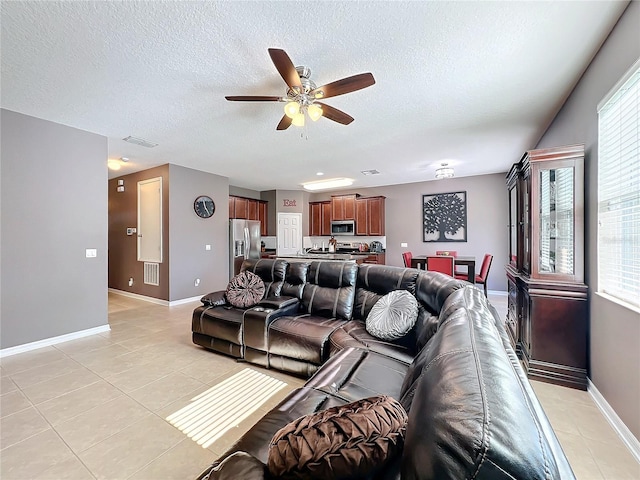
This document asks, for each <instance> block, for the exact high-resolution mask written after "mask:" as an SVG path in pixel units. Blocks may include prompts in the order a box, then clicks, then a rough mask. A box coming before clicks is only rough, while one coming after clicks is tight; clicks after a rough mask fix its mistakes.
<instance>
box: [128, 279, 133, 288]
mask: <svg viewBox="0 0 640 480" xmlns="http://www.w3.org/2000/svg"><path fill="white" fill-rule="evenodd" d="M129 286H130V287H133V277H131V278H130V279H129Z"/></svg>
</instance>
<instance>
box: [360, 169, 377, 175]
mask: <svg viewBox="0 0 640 480" xmlns="http://www.w3.org/2000/svg"><path fill="white" fill-rule="evenodd" d="M360 173H362V174H363V175H380V172H379V171H378V170H362V171H361V172H360Z"/></svg>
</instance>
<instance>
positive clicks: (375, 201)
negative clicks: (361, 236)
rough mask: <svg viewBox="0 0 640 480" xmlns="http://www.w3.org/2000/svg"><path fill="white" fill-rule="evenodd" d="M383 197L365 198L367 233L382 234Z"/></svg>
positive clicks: (383, 217) (383, 220)
mask: <svg viewBox="0 0 640 480" xmlns="http://www.w3.org/2000/svg"><path fill="white" fill-rule="evenodd" d="M384 209H385V197H370V198H367V235H376V236H383V235H384V234H385V233H384V223H385V216H384Z"/></svg>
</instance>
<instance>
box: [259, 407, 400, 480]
mask: <svg viewBox="0 0 640 480" xmlns="http://www.w3.org/2000/svg"><path fill="white" fill-rule="evenodd" d="M406 428H407V413H406V412H405V410H404V408H402V405H400V403H398V402H397V401H396V400H394V399H393V398H391V397H388V396H386V395H381V396H375V397H371V398H365V399H362V400H358V401H356V402H353V403H348V404H346V405H341V406H338V407H332V408H328V409H326V410H321V411H319V412H316V413H314V414H311V415H306V416H304V417H300V418H298V419H297V420H294V421H293V422H291V423H289V424H288V425H286V426H285V427H283V428H281V429H280V430H278V431H277V432H276V434H275V435H274V436H273V438H272V439H271V443H270V444H269V456H268V460H267V468H268V470H269V472H270V473H271V474H272V475H274V476H276V477H278V478H283V479H322V480H330V479H341V478H346V477H348V478H352V477H354V478H355V477H357V478H360V477H369V476H373V475H374V474H375V473H376V472H377V471H378V470H379V469H381V468H382V467H383V466H384V465H385V464H386V463H387V461H389V460H391V459H392V458H393V457H394V456H395V455H396V454H398V455H399V454H400V453H401V451H402V445H403V443H404V435H405V431H406Z"/></svg>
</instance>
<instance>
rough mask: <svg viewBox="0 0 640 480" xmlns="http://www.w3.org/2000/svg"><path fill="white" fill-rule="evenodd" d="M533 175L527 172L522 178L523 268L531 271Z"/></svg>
mask: <svg viewBox="0 0 640 480" xmlns="http://www.w3.org/2000/svg"><path fill="white" fill-rule="evenodd" d="M530 192H531V177H530V175H529V174H527V175H526V176H525V177H524V179H523V180H522V270H523V271H524V272H525V273H527V274H528V273H530V272H531V269H530V268H529V267H530V265H531V241H530V240H529V239H530V238H531V212H530V204H531V196H530Z"/></svg>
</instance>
